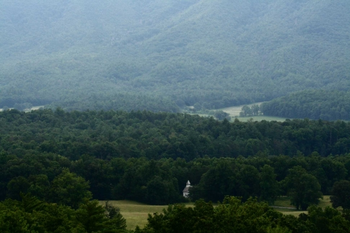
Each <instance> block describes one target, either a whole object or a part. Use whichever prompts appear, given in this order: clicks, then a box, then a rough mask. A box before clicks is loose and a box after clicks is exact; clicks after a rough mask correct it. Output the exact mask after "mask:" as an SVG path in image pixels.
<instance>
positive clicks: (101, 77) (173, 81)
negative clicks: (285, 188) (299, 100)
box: [0, 0, 350, 112]
mask: <svg viewBox="0 0 350 233" xmlns="http://www.w3.org/2000/svg"><path fill="white" fill-rule="evenodd" d="M0 4H1V6H2V7H1V8H0V28H1V31H2V36H1V37H0V61H1V63H0V77H1V78H0V107H7V108H12V107H14V106H15V105H16V106H17V108H23V109H24V108H25V106H28V105H32V106H36V105H48V106H51V107H57V106H60V107H62V108H64V109H67V110H86V109H118V110H125V111H131V110H151V111H167V112H179V111H181V109H183V108H184V107H186V106H197V108H202V109H219V108H224V107H230V106H238V105H245V104H251V103H254V102H262V101H270V100H273V99H275V98H278V97H282V96H286V95H288V94H290V93H295V92H299V91H303V90H326V91H334V90H335V91H347V90H349V87H350V77H349V75H350V72H349V71H350V66H349V64H350V50H349V49H348V48H349V46H350V44H349V43H350V42H349V41H350V25H349V23H348V22H350V12H349V11H350V2H348V1H345V0H341V1H337V2H334V1H330V0H320V1H316V0H311V1H307V2H304V1H296V0H293V1H288V2H286V1H281V0H271V1H255V0H247V1H238V0H231V1H227V0H220V1H215V2H212V1H206V0H194V1H189V0H180V1H175V0H169V1H160V0H150V1H138V0H135V1H124V0H115V1H111V0H107V1H104V2H102V3H101V2H96V1H91V0H88V1H82V0H78V1H65V0H60V1H45V3H43V2H42V1H39V0H33V1H30V2H24V3H23V2H22V1H19V0H14V1H8V0H1V1H0Z"/></svg>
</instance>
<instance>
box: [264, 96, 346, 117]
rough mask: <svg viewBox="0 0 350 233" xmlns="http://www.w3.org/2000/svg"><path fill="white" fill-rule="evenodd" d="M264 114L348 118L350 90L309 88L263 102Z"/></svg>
mask: <svg viewBox="0 0 350 233" xmlns="http://www.w3.org/2000/svg"><path fill="white" fill-rule="evenodd" d="M261 111H262V112H263V113H264V115H268V116H280V117H287V118H288V117H289V118H309V119H315V120H317V119H322V120H340V119H341V120H350V92H348V91H335V90H333V91H329V90H311V91H302V92H297V93H293V94H290V95H288V96H285V97H281V98H278V99H274V100H272V101H269V102H266V103H263V104H262V105H261Z"/></svg>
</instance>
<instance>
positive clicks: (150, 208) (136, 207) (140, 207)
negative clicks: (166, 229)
mask: <svg viewBox="0 0 350 233" xmlns="http://www.w3.org/2000/svg"><path fill="white" fill-rule="evenodd" d="M100 203H101V204H102V205H104V204H105V201H100ZM109 203H110V204H111V205H113V206H116V207H119V208H120V212H121V214H122V215H123V216H124V218H125V219H126V224H127V226H128V229H129V230H134V229H135V227H136V226H139V227H141V228H142V227H144V226H145V225H146V223H147V217H148V214H153V213H157V212H158V213H160V212H162V211H163V209H165V208H167V206H166V205H146V204H142V203H139V202H134V201H109ZM186 206H193V204H192V203H188V204H186ZM318 206H320V207H322V208H324V207H326V206H331V203H330V198H329V196H324V197H323V199H321V200H320V204H319V205H318ZM274 208H275V209H276V210H277V211H280V212H281V213H283V214H291V215H294V216H298V215H299V214H301V213H307V211H297V210H295V208H294V207H293V206H291V205H290V201H289V199H288V198H287V197H279V198H278V199H277V200H276V201H275V204H274Z"/></svg>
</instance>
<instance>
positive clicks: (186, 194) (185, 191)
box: [182, 180, 192, 198]
mask: <svg viewBox="0 0 350 233" xmlns="http://www.w3.org/2000/svg"><path fill="white" fill-rule="evenodd" d="M191 187H192V186H191V182H190V181H189V180H188V181H187V183H186V187H185V188H184V190H183V191H182V194H183V196H184V197H186V198H188V196H189V195H190V188H191Z"/></svg>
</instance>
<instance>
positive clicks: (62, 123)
mask: <svg viewBox="0 0 350 233" xmlns="http://www.w3.org/2000/svg"><path fill="white" fill-rule="evenodd" d="M0 119H1V120H0V127H1V135H0V151H1V152H0V168H1V169H0V187H1V192H0V198H1V200H4V199H5V198H6V197H10V198H13V199H17V200H20V199H21V197H20V193H21V192H22V193H29V194H31V195H33V196H36V197H37V198H39V199H40V200H42V201H48V202H55V203H59V204H65V205H69V206H72V207H73V208H78V207H79V204H81V203H83V202H84V199H86V198H87V199H89V198H91V195H93V197H94V198H96V199H100V200H111V199H127V200H135V201H139V202H143V203H150V204H170V203H178V202H184V201H186V200H184V198H183V197H182V193H181V191H182V190H183V188H184V186H185V184H186V182H187V180H190V181H191V183H192V184H193V186H194V187H193V189H192V190H191V192H190V193H191V197H192V199H193V200H197V199H200V198H204V199H205V200H211V201H219V200H222V199H223V198H224V197H225V196H226V195H233V196H240V197H242V199H243V200H247V199H248V198H249V197H251V196H254V197H257V198H258V199H259V200H265V201H267V202H269V203H273V201H274V200H275V198H276V196H277V195H287V193H288V189H289V190H290V191H293V189H295V187H294V188H293V186H288V185H281V186H280V188H279V187H277V185H276V183H277V182H281V184H286V183H287V180H288V179H289V178H288V179H287V180H286V177H287V176H288V173H287V171H288V170H289V169H292V168H293V167H295V166H298V165H299V166H301V167H303V168H304V169H305V170H306V173H307V174H304V173H303V174H302V175H300V176H302V177H304V178H305V181H304V183H300V185H301V186H302V187H306V186H308V187H310V189H312V190H314V189H316V188H317V187H318V186H317V185H315V184H316V183H318V184H319V185H320V186H321V191H322V193H324V194H330V193H331V190H332V187H333V185H334V183H335V182H337V181H340V180H344V179H347V174H348V173H349V172H348V171H349V169H350V165H349V164H350V160H349V158H348V153H349V152H350V151H349V150H348V149H346V147H345V148H344V147H340V144H341V143H342V142H343V141H345V140H347V138H349V137H350V134H349V132H350V125H349V123H346V122H340V121H337V122H325V121H310V120H292V121H291V120H287V121H285V122H267V121H262V122H246V123H243V122H239V121H237V120H236V121H234V122H233V123H230V122H228V121H227V120H224V121H216V120H214V119H213V118H201V117H199V116H191V115H186V114H170V113H151V112H146V111H143V112H134V111H132V112H130V113H127V112H122V111H119V112H114V111H99V112H97V111H86V112H77V111H73V112H65V111H63V110H62V109H59V108H58V109H56V110H55V111H52V110H48V109H46V110H38V111H32V112H28V113H23V112H20V111H17V110H9V111H4V112H1V113H0ZM331 153H333V154H343V155H342V156H332V155H331ZM283 154H284V155H285V156H283ZM303 154H305V156H304V155H303ZM265 165H266V166H265ZM68 169H69V170H68ZM311 176H312V177H313V178H312V177H311ZM315 179H316V180H317V182H314V181H315ZM292 183H293V182H291V183H290V184H292ZM294 183H295V182H294ZM298 189H299V188H298ZM300 190H301V191H302V192H303V193H307V192H309V191H310V190H309V189H308V188H300ZM290 193H293V192H290ZM303 195H304V194H303ZM305 195H307V196H309V197H312V199H314V196H312V195H308V194H305ZM302 199H303V198H302ZM299 202H300V201H298V203H299ZM302 202H307V203H309V204H310V203H314V202H313V201H311V200H307V199H305V198H304V199H303V201H302ZM309 204H307V205H309Z"/></svg>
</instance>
